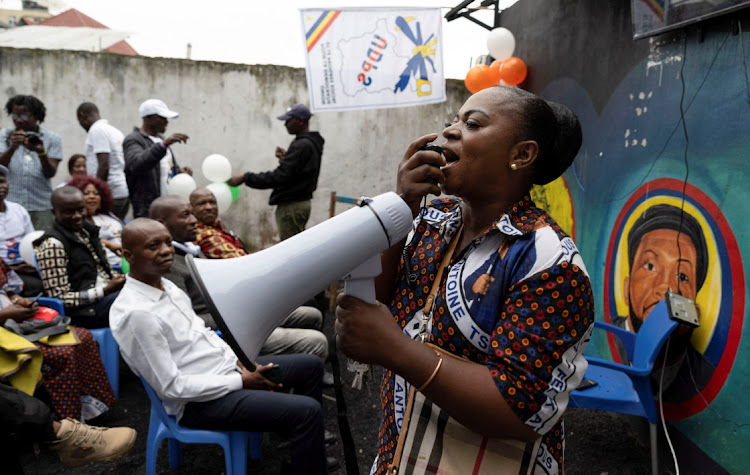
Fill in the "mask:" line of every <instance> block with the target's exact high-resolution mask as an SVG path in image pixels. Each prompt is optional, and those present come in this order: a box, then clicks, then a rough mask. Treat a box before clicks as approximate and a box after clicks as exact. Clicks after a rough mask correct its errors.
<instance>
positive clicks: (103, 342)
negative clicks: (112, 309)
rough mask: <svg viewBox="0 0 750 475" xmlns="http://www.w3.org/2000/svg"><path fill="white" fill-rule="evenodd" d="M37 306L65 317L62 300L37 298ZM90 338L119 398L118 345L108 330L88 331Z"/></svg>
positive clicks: (110, 383) (96, 329) (113, 390)
mask: <svg viewBox="0 0 750 475" xmlns="http://www.w3.org/2000/svg"><path fill="white" fill-rule="evenodd" d="M38 302H39V305H42V306H44V307H49V308H51V309H53V310H56V311H57V313H59V314H60V315H65V306H64V305H63V303H62V300H60V299H56V298H52V297H39V300H38ZM89 331H90V332H91V336H93V337H94V340H96V342H97V343H98V344H99V354H100V356H101V358H102V364H103V365H104V371H106V373H107V379H108V380H109V385H110V386H112V392H113V393H114V394H115V397H116V398H118V399H119V398H120V345H118V344H117V341H115V338H114V337H113V336H112V330H110V329H109V328H95V329H93V330H89Z"/></svg>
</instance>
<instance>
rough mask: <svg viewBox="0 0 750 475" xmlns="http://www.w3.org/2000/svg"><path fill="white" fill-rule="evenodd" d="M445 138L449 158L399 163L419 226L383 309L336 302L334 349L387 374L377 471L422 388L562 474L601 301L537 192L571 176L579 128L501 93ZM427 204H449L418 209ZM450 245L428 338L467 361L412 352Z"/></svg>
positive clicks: (479, 100)
mask: <svg viewBox="0 0 750 475" xmlns="http://www.w3.org/2000/svg"><path fill="white" fill-rule="evenodd" d="M442 135H443V138H444V141H443V142H442V144H441V147H442V154H441V153H438V152H435V151H431V150H424V149H423V147H424V146H425V145H426V144H428V143H429V142H432V141H434V140H436V139H437V138H438V135H437V134H429V135H425V136H423V137H421V138H419V139H417V140H416V141H415V142H413V143H412V144H411V145H410V146H409V148H408V149H407V151H406V154H405V156H404V159H403V160H402V162H401V164H400V165H399V170H398V181H397V192H398V193H400V195H401V197H402V198H403V199H404V201H406V203H407V204H408V205H409V206H410V207H411V209H412V213H413V216H414V218H415V220H414V227H413V231H412V233H411V234H410V235H409V236H408V237H407V238H406V240H405V241H404V242H401V243H399V244H397V245H396V246H394V247H392V248H391V249H389V250H388V251H386V253H384V255H383V258H382V260H383V273H382V274H381V276H380V278H379V280H378V282H377V285H376V286H377V294H378V300H379V301H380V302H383V303H385V304H383V303H378V304H377V305H369V304H366V303H364V302H362V301H361V300H358V299H355V298H352V297H347V296H341V297H340V298H339V308H338V309H337V311H336V316H337V321H336V331H337V334H338V337H337V341H338V344H339V348H341V350H342V351H343V352H344V353H345V354H346V355H347V356H349V357H351V358H353V359H355V360H357V361H361V362H364V363H370V364H375V365H380V366H383V367H384V369H385V371H384V375H383V383H382V387H381V402H382V405H383V419H382V423H381V426H380V431H379V439H378V446H379V449H378V457H377V459H376V460H375V465H374V466H373V469H374V472H375V473H378V474H380V473H384V472H385V471H386V469H387V467H388V464H389V463H391V462H392V460H393V457H394V452H395V448H396V443H397V441H398V434H399V431H400V429H401V424H402V421H403V414H404V412H405V407H404V401H405V400H406V397H405V396H406V394H407V392H408V388H409V387H410V386H411V385H414V386H415V387H417V388H419V390H421V392H422V393H423V394H424V396H425V397H426V398H428V399H429V400H431V401H432V402H433V403H435V404H436V405H437V406H439V407H440V408H441V409H442V411H444V412H445V413H447V414H448V415H450V416H451V417H453V418H454V419H455V420H457V421H458V422H460V423H461V424H463V425H464V426H466V427H467V428H469V429H470V430H472V431H473V432H476V433H479V434H482V435H485V436H488V437H491V438H500V439H515V440H519V441H521V442H524V443H528V444H531V443H533V442H536V441H537V440H538V439H541V440H540V447H539V449H538V450H537V451H536V452H534V453H533V454H532V457H535V458H534V460H533V461H531V465H532V466H531V472H539V473H542V472H544V473H562V472H563V453H562V452H563V447H564V442H563V438H564V433H563V424H562V419H561V417H560V416H561V415H562V413H563V411H564V410H565V408H566V407H567V403H568V398H569V394H570V391H572V390H573V389H575V388H576V387H577V386H578V384H579V383H580V381H581V380H582V378H583V375H584V373H585V371H586V362H585V359H584V358H583V349H584V347H585V343H586V342H587V341H588V336H589V334H590V332H591V328H592V327H593V322H594V303H593V302H594V300H593V294H592V292H591V285H590V283H589V279H588V274H587V272H586V268H585V266H584V264H583V260H582V259H581V256H580V254H579V253H578V250H577V249H576V246H575V244H574V243H573V241H572V240H571V239H570V237H568V236H567V235H566V234H565V233H564V232H563V231H562V230H561V229H560V227H559V226H558V225H557V223H555V221H554V220H553V219H552V218H551V217H550V216H549V215H548V214H547V213H546V212H545V211H543V210H541V209H539V208H537V207H536V205H535V204H534V202H533V201H532V200H531V198H530V194H529V191H530V189H531V187H532V186H533V185H544V184H547V183H549V182H551V181H552V180H554V179H556V178H558V177H560V176H561V175H562V173H563V172H564V171H565V170H566V169H567V168H568V166H570V164H571V163H572V162H573V159H574V158H575V156H576V154H577V152H578V149H579V148H580V145H581V141H582V135H581V128H580V124H579V122H578V119H577V117H576V116H575V114H573V112H572V111H570V110H569V109H567V108H566V107H564V106H562V105H560V104H555V103H551V102H547V101H545V100H543V99H541V98H540V97H538V96H535V95H534V94H531V93H529V92H526V91H523V90H521V89H517V88H512V87H505V86H496V87H492V88H489V89H485V90H483V91H481V92H479V93H477V94H474V95H473V96H471V97H470V98H469V99H468V100H467V101H466V103H465V104H464V105H463V107H462V108H461V109H460V110H459V111H458V114H456V117H455V118H454V119H453V122H452V123H450V124H447V126H446V128H445V129H444V130H443V133H442ZM430 193H432V194H435V195H438V196H439V195H440V194H441V193H442V194H445V195H449V196H452V197H450V198H443V199H437V200H434V201H432V202H430V203H428V204H427V205H426V206H422V207H420V201H422V198H423V197H425V196H426V195H427V194H430ZM454 239H457V240H458V241H457V246H456V247H455V251H454V252H453V254H452V256H450V260H449V263H448V267H447V268H445V270H444V272H443V273H442V276H441V280H440V282H439V286H438V287H437V293H436V297H435V300H434V304H433V306H432V311H431V312H430V314H429V316H428V318H426V321H427V324H428V327H427V333H428V334H427V340H426V341H429V342H430V343H432V344H433V345H436V346H438V347H439V348H441V349H443V350H445V351H448V352H450V353H452V354H454V355H457V356H460V357H463V359H464V360H465V361H462V360H460V359H454V358H444V357H441V356H439V355H436V352H435V351H433V350H432V349H430V348H429V347H427V346H425V345H423V344H421V343H420V342H418V341H415V339H416V337H417V333H418V328H419V323H420V322H421V320H422V316H423V314H424V310H423V307H424V305H425V300H426V297H427V295H428V294H429V293H430V291H431V289H432V286H433V281H434V280H435V278H436V274H437V271H438V268H439V267H440V263H441V262H443V258H444V257H445V254H446V249H447V247H448V245H449V243H450V242H451V241H452V240H454ZM394 321H395V322H396V325H394V324H393V323H392V322H394ZM472 363H474V364H472ZM476 363H479V364H476Z"/></svg>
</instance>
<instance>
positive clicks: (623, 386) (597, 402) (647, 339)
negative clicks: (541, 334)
mask: <svg viewBox="0 0 750 475" xmlns="http://www.w3.org/2000/svg"><path fill="white" fill-rule="evenodd" d="M677 325H678V322H677V321H675V320H672V319H671V318H670V316H669V311H668V309H667V303H666V301H664V300H662V301H661V302H659V303H658V304H657V305H656V306H655V307H654V309H653V310H652V311H651V313H649V314H648V317H647V318H646V319H645V320H644V322H643V325H641V328H640V329H639V330H638V333H637V334H634V333H632V332H629V331H627V330H624V329H622V328H619V327H616V326H614V325H610V324H607V323H604V322H599V321H597V322H594V327H595V328H599V329H602V330H605V331H608V332H610V333H613V334H614V335H616V336H617V337H619V338H620V340H621V341H622V343H623V346H624V347H625V351H626V352H627V355H628V358H629V359H630V361H631V362H632V365H630V366H628V365H624V364H619V363H614V362H612V361H607V360H603V359H600V358H594V357H590V356H587V357H586V360H587V361H588V363H589V367H588V369H587V370H586V376H585V378H587V379H592V380H594V381H596V382H597V383H598V384H597V385H596V386H593V387H591V388H589V389H585V390H576V391H573V392H571V393H570V404H569V407H581V408H588V409H601V410H604V411H612V412H618V413H621V414H631V415H636V416H641V417H645V418H646V419H648V422H649V424H650V437H651V470H652V472H653V473H654V474H658V473H659V470H658V468H659V463H658V451H657V432H656V423H657V422H658V420H659V415H658V412H657V408H656V403H655V402H654V396H653V393H652V391H651V381H650V376H651V371H652V370H653V368H654V362H655V360H656V357H657V356H658V355H659V351H660V350H661V348H662V346H663V345H664V343H665V342H666V341H667V338H669V336H670V335H671V334H672V332H673V331H674V330H675V328H677Z"/></svg>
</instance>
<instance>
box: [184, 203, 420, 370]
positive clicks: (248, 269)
mask: <svg viewBox="0 0 750 475" xmlns="http://www.w3.org/2000/svg"><path fill="white" fill-rule="evenodd" d="M358 205H359V206H357V207H356V208H352V209H350V210H347V211H346V212H344V213H341V214H340V215H338V216H335V217H333V218H331V219H329V220H327V221H324V222H322V223H320V224H318V225H317V226H315V227H312V228H310V229H308V230H307V231H305V232H303V233H300V234H297V235H295V236H293V237H291V238H289V239H287V240H285V241H282V242H280V243H279V244H276V245H275V246H273V247H270V248H268V249H266V250H264V251H261V252H257V253H254V254H251V255H248V256H244V257H238V258H234V259H193V258H192V256H191V255H190V254H188V256H187V266H188V269H189V270H190V274H191V275H192V277H193V280H194V281H195V283H196V284H197V285H198V287H199V289H200V291H201V293H202V294H203V298H204V299H205V301H206V304H207V305H208V308H209V310H210V311H211V314H212V315H213V317H214V320H215V321H216V324H217V325H218V327H219V329H220V330H221V331H222V333H223V336H224V339H225V340H226V342H227V343H229V345H230V346H231V347H232V349H233V350H234V352H235V353H236V354H237V357H238V358H239V359H240V361H242V363H243V364H244V365H245V366H246V367H247V368H250V369H252V368H254V367H255V364H254V361H255V358H256V357H257V356H258V353H259V352H260V348H261V346H262V345H263V342H265V341H266V338H268V335H270V334H271V332H272V331H273V330H274V329H275V328H276V327H277V326H278V325H279V323H281V320H282V319H283V318H284V317H286V316H287V315H288V314H289V313H290V312H291V311H292V310H294V309H295V308H297V307H298V306H300V305H301V304H302V303H304V302H305V301H307V300H308V299H309V298H311V297H313V296H314V295H316V294H317V293H318V292H320V291H321V290H323V289H325V288H326V287H327V286H328V285H329V284H330V283H331V282H334V281H336V280H339V279H341V278H342V277H345V276H346V277H345V278H346V283H345V288H344V292H345V293H346V294H348V295H353V296H355V297H358V298H361V299H362V300H365V301H367V302H370V303H374V302H375V287H374V282H373V279H374V278H375V277H376V276H378V275H379V274H380V272H381V268H380V253H381V252H383V251H385V250H386V249H388V248H389V247H390V246H391V245H393V244H395V243H397V242H399V241H400V240H401V239H403V238H404V237H405V236H406V235H407V234H408V233H409V230H410V229H411V221H412V215H411V210H410V209H409V206H408V205H407V204H406V203H405V202H404V201H403V200H402V199H401V198H400V197H399V196H398V195H396V194H395V193H393V192H389V193H384V194H382V195H378V196H376V197H375V198H364V197H363V198H360V199H359V201H358Z"/></svg>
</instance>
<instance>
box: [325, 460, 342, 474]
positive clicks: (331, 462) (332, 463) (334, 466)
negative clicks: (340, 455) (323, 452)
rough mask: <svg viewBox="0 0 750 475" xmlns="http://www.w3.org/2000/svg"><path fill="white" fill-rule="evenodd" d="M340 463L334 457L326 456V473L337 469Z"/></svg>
mask: <svg viewBox="0 0 750 475" xmlns="http://www.w3.org/2000/svg"><path fill="white" fill-rule="evenodd" d="M340 466H341V463H340V462H339V459H337V458H336V457H326V467H328V473H331V472H335V471H336V470H338V469H339V467H340Z"/></svg>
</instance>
